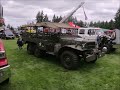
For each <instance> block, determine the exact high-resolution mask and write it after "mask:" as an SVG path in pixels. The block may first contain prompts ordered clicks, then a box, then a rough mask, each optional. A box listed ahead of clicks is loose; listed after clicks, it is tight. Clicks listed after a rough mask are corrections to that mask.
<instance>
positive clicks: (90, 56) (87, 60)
mask: <svg viewBox="0 0 120 90" xmlns="http://www.w3.org/2000/svg"><path fill="white" fill-rule="evenodd" d="M94 60H97V55H96V54H92V55H88V56H87V57H86V59H85V61H86V62H91V61H94Z"/></svg>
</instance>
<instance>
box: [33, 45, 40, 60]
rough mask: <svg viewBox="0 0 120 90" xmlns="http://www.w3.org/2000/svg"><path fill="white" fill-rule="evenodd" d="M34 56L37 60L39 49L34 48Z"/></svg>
mask: <svg viewBox="0 0 120 90" xmlns="http://www.w3.org/2000/svg"><path fill="white" fill-rule="evenodd" d="M34 55H35V57H37V58H39V57H40V50H39V48H37V47H35V52H34Z"/></svg>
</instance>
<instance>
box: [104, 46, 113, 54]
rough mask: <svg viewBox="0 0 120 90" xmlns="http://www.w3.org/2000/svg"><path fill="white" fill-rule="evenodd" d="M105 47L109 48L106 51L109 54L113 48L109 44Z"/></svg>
mask: <svg viewBox="0 0 120 90" xmlns="http://www.w3.org/2000/svg"><path fill="white" fill-rule="evenodd" d="M104 47H105V48H106V49H107V50H106V53H107V54H109V53H110V50H111V47H110V46H108V45H106V46H104ZM104 47H103V48H104Z"/></svg>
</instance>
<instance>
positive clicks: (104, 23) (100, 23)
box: [89, 20, 115, 30]
mask: <svg viewBox="0 0 120 90" xmlns="http://www.w3.org/2000/svg"><path fill="white" fill-rule="evenodd" d="M89 26H90V27H99V28H104V29H111V30H112V29H115V22H114V21H113V20H110V21H109V22H108V21H98V22H90V23H89Z"/></svg>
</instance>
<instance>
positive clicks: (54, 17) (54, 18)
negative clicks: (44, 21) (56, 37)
mask: <svg viewBox="0 0 120 90" xmlns="http://www.w3.org/2000/svg"><path fill="white" fill-rule="evenodd" d="M55 20H56V16H55V14H54V16H53V19H52V22H55Z"/></svg>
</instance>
